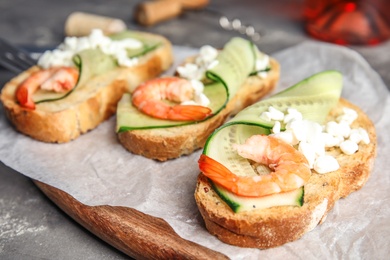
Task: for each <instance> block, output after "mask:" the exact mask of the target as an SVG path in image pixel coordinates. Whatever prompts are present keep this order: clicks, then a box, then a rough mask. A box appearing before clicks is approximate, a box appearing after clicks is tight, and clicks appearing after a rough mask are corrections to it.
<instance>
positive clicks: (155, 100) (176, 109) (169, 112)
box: [132, 77, 211, 121]
mask: <svg viewBox="0 0 390 260" xmlns="http://www.w3.org/2000/svg"><path fill="white" fill-rule="evenodd" d="M193 96H194V90H193V88H192V86H191V84H190V82H189V81H188V80H186V79H182V78H178V77H164V78H157V79H152V80H149V81H147V82H144V83H143V84H141V85H140V86H138V87H137V88H136V89H135V91H134V92H133V95H132V102H133V105H134V106H135V107H137V108H138V109H139V110H140V111H142V112H143V113H145V114H147V115H149V116H152V117H155V118H159V119H168V120H177V121H187V120H188V121H198V120H203V119H205V118H206V117H207V116H209V115H211V109H210V108H208V107H204V106H200V105H179V104H177V105H169V104H168V103H166V102H164V100H169V101H173V102H176V103H179V102H183V101H188V100H191V99H192V98H193Z"/></svg>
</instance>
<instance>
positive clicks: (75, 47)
mask: <svg viewBox="0 0 390 260" xmlns="http://www.w3.org/2000/svg"><path fill="white" fill-rule="evenodd" d="M142 45H143V44H142V42H140V41H139V40H136V39H130V38H128V39H123V40H116V41H113V40H111V39H110V38H109V37H107V36H105V35H104V34H103V32H102V31H101V30H100V29H94V30H92V32H91V34H90V35H89V36H86V37H78V38H77V37H66V38H65V40H64V42H63V43H62V44H60V45H59V46H58V47H57V48H56V49H54V50H52V51H46V52H44V53H43V54H42V56H41V57H40V58H39V60H38V65H39V66H41V67H43V68H49V67H53V66H74V64H73V61H72V58H73V56H74V55H75V54H77V53H79V52H81V51H83V50H85V49H97V48H99V49H100V50H101V51H102V52H103V53H105V54H107V55H112V56H113V57H114V58H115V59H116V60H117V62H118V64H119V65H120V66H125V67H131V66H134V65H136V64H137V63H138V59H137V58H129V57H128V55H127V51H126V50H127V49H138V48H141V47H142Z"/></svg>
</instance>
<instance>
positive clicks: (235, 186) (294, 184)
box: [199, 135, 311, 197]
mask: <svg viewBox="0 0 390 260" xmlns="http://www.w3.org/2000/svg"><path fill="white" fill-rule="evenodd" d="M233 147H234V149H236V151H237V153H238V154H239V155H240V156H242V157H244V158H247V159H249V160H252V161H255V162H257V163H260V164H264V165H267V166H268V167H269V168H270V170H271V172H270V173H269V174H266V175H256V176H238V175H235V174H234V173H232V172H231V171H230V170H229V169H228V168H226V167H225V166H224V165H222V164H220V163H219V162H217V161H216V160H214V159H212V158H210V157H208V156H207V155H204V154H202V155H201V157H200V159H199V168H200V170H201V171H202V172H203V174H204V175H206V176H207V177H208V178H210V179H211V180H213V181H214V182H215V183H217V184H219V185H221V186H222V187H224V188H225V189H227V190H229V191H231V192H233V193H235V194H236V195H238V196H245V197H262V196H267V195H271V194H275V193H279V192H287V191H291V190H294V189H297V188H299V187H302V186H303V185H304V184H305V183H306V182H307V181H308V180H309V178H310V176H311V170H310V168H309V164H308V162H307V160H306V157H305V156H304V155H303V154H302V153H301V152H299V151H298V150H296V149H295V148H294V147H293V146H291V145H289V144H287V143H285V142H284V141H282V140H280V139H277V138H275V137H272V136H266V135H254V136H252V137H250V138H248V140H246V142H245V143H244V144H242V145H239V144H235V145H233Z"/></svg>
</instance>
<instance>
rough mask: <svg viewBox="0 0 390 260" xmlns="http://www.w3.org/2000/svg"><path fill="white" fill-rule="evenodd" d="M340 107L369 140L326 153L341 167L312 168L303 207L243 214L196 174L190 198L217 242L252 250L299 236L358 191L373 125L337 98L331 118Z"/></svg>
mask: <svg viewBox="0 0 390 260" xmlns="http://www.w3.org/2000/svg"><path fill="white" fill-rule="evenodd" d="M343 107H349V108H352V109H354V110H355V111H357V112H358V115H359V116H358V119H357V120H355V122H354V123H353V125H352V127H358V126H360V127H363V128H364V129H366V131H367V132H368V134H369V137H370V143H369V144H359V150H358V152H356V153H355V154H353V155H345V154H342V153H341V152H340V150H339V149H338V148H334V149H333V150H332V151H330V153H331V154H333V155H335V156H336V157H337V160H338V162H339V164H340V168H339V170H337V171H334V172H330V173H327V174H318V173H315V172H314V171H313V174H312V177H311V178H310V180H309V182H308V183H307V184H305V186H304V204H303V206H302V207H294V206H279V207H271V208H267V209H261V210H260V209H259V210H253V211H247V212H242V213H234V212H233V211H232V210H231V209H230V208H229V207H228V206H227V205H226V204H225V202H224V201H222V200H221V199H220V197H219V196H218V195H217V194H216V193H215V191H214V190H213V189H212V187H211V184H210V182H209V180H208V178H207V177H206V176H204V175H203V174H202V173H200V174H199V176H198V180H197V186H196V190H195V200H196V203H197V205H198V208H199V211H200V213H201V215H202V217H203V219H204V221H205V225H206V228H207V229H208V231H209V232H210V233H211V234H212V235H215V236H216V237H217V238H219V239H220V240H221V241H223V242H225V243H228V244H231V245H236V246H241V247H253V248H260V249H266V248H272V247H276V246H280V245H283V244H285V243H287V242H291V241H294V240H297V239H299V238H300V237H302V236H303V235H304V234H305V233H307V232H309V231H311V230H312V229H314V228H315V227H316V226H317V225H319V224H320V223H322V222H323V221H324V220H325V218H326V215H327V213H328V212H329V211H330V210H331V209H332V208H333V206H334V204H335V203H336V201H337V200H338V199H340V198H344V197H346V196H348V195H349V194H350V193H352V192H354V191H356V190H359V189H360V188H361V187H362V186H363V185H364V184H365V183H366V181H367V179H368V178H369V175H370V171H371V169H372V167H373V163H374V158H375V156H376V142H377V141H376V133H375V127H374V125H373V123H372V122H371V120H370V119H369V118H368V116H367V115H366V114H365V113H364V112H363V111H362V110H361V109H359V108H358V107H357V106H355V105H353V104H351V103H350V102H348V101H346V100H344V99H341V100H340V102H339V104H338V105H337V107H335V108H334V109H333V110H332V111H331V113H330V114H329V120H334V119H335V116H336V115H337V114H340V113H341V109H342V108H343Z"/></svg>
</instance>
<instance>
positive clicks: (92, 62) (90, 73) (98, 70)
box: [33, 31, 162, 104]
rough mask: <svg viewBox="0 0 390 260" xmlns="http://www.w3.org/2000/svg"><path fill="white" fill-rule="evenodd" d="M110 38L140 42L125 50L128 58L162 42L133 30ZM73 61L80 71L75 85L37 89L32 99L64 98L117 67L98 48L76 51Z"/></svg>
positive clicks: (53, 99)
mask: <svg viewBox="0 0 390 260" xmlns="http://www.w3.org/2000/svg"><path fill="white" fill-rule="evenodd" d="M110 38H111V39H112V40H123V39H126V38H133V39H137V40H139V41H141V42H142V44H143V47H142V48H139V49H136V50H131V49H128V50H127V54H128V56H129V58H136V57H140V56H144V55H146V54H147V53H149V52H151V51H153V50H155V49H157V48H158V47H159V46H160V45H161V44H162V43H161V42H160V41H158V40H155V39H147V38H146V37H144V36H143V35H142V34H139V33H137V32H135V31H124V32H121V33H118V34H115V35H112V36H110ZM73 63H74V64H75V66H76V68H78V69H79V71H80V76H79V78H78V80H77V83H76V86H75V87H74V88H73V89H71V90H70V91H68V92H66V93H56V92H53V91H45V90H42V89H39V90H38V91H37V92H35V93H34V95H33V100H34V102H35V103H36V104H39V103H43V102H51V101H57V100H60V99H64V98H66V97H67V96H69V95H70V94H71V93H73V92H74V91H75V90H76V89H80V88H81V87H82V86H83V85H84V83H85V82H87V81H88V80H89V79H91V78H93V77H95V76H98V75H101V74H103V73H106V72H109V71H111V70H113V69H115V68H118V67H119V65H118V63H117V61H116V60H115V59H114V58H113V57H112V56H110V55H107V54H105V53H103V52H102V51H101V50H100V49H86V50H83V51H81V52H80V53H77V54H76V55H75V56H74V57H73Z"/></svg>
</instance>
